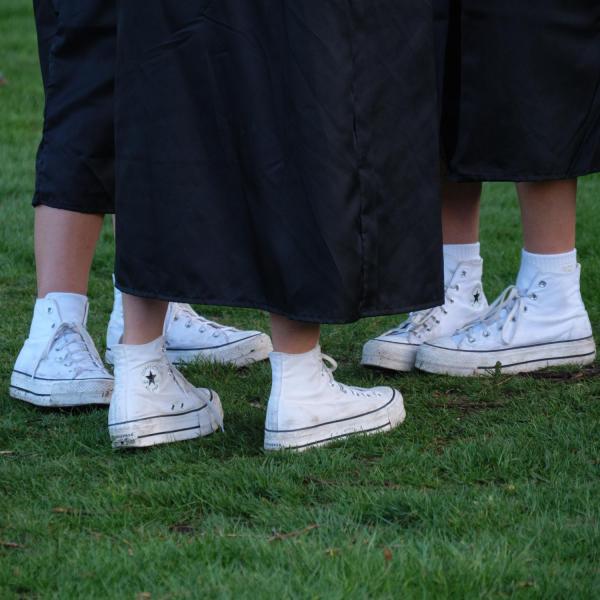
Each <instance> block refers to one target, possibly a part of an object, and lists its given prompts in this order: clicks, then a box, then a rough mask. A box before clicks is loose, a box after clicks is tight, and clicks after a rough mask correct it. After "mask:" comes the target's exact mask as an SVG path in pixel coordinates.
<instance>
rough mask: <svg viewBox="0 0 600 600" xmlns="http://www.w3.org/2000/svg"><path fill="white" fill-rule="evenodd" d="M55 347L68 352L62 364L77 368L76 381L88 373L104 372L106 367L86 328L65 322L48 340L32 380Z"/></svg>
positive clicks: (75, 370)
mask: <svg viewBox="0 0 600 600" xmlns="http://www.w3.org/2000/svg"><path fill="white" fill-rule="evenodd" d="M61 339H62V345H61ZM53 347H54V349H55V351H56V352H62V351H63V350H66V354H65V356H64V359H65V360H62V361H61V362H62V364H63V365H64V366H66V367H71V366H74V367H75V368H74V375H73V379H76V378H77V377H79V375H81V374H82V373H85V372H87V371H91V372H94V371H97V370H100V371H104V365H103V364H102V360H101V359H100V356H99V355H98V351H97V350H96V346H95V345H94V342H93V341H92V338H91V337H90V334H89V333H88V332H87V331H86V330H85V328H84V327H83V326H82V325H80V324H79V323H67V322H63V323H61V324H60V325H59V326H58V327H57V328H56V331H55V332H54V335H53V336H52V337H51V338H50V339H49V340H48V343H47V344H46V347H45V348H44V351H43V352H42V354H41V355H40V357H39V359H38V361H37V363H36V365H35V368H34V369H33V373H32V375H31V377H32V378H33V377H35V376H36V374H37V372H38V369H39V368H40V365H41V364H42V362H43V361H44V360H46V359H47V358H48V357H49V355H50V352H51V351H52V348H53Z"/></svg>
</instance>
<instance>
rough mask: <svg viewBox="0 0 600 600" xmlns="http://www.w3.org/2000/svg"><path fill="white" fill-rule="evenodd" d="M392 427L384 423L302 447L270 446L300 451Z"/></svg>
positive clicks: (274, 448)
mask: <svg viewBox="0 0 600 600" xmlns="http://www.w3.org/2000/svg"><path fill="white" fill-rule="evenodd" d="M388 426H389V427H391V426H392V423H391V422H390V421H388V422H387V423H384V424H383V425H379V426H377V427H373V428H371V429H361V430H360V431H351V432H349V433H341V434H340V435H335V436H333V437H328V438H323V439H321V440H316V441H314V442H309V443H308V444H301V445H300V446H272V447H271V446H269V448H268V449H269V450H270V449H273V450H276V449H280V450H299V449H301V448H308V447H310V446H315V445H317V444H322V443H323V442H333V441H335V440H339V439H343V438H348V437H351V436H353V435H361V434H365V433H374V432H375V431H379V430H381V429H385V428H386V427H388Z"/></svg>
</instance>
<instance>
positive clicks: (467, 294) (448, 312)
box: [362, 259, 488, 371]
mask: <svg viewBox="0 0 600 600" xmlns="http://www.w3.org/2000/svg"><path fill="white" fill-rule="evenodd" d="M482 269H483V261H482V260H481V259H478V260H471V261H465V262H462V263H460V264H459V265H458V267H457V268H456V270H455V271H454V274H453V275H452V278H451V280H450V282H449V283H448V285H447V286H446V299H445V301H444V304H443V305H442V306H436V307H435V308H430V309H428V310H421V311H418V312H413V313H410V314H409V316H408V319H406V321H404V322H403V323H401V324H400V325H399V326H398V327H396V328H395V329H392V330H390V331H387V332H386V333H383V334H382V335H380V336H379V337H376V338H375V339H372V340H369V341H368V342H367V343H366V344H365V345H364V348H363V355H362V364H363V365H365V366H369V367H379V368H383V369H391V370H393V371H410V370H412V369H413V368H414V366H415V359H416V357H417V351H418V349H419V347H420V346H421V345H422V344H423V343H424V342H426V341H428V340H431V339H433V338H437V337H441V336H446V335H451V334H452V333H454V332H455V331H456V330H457V329H460V328H462V327H464V326H465V325H466V324H467V323H470V322H471V321H475V320H476V319H479V318H481V317H482V316H483V315H484V314H485V313H486V311H487V309H488V303H487V299H486V297H485V294H484V293H483V287H482V284H481V276H482Z"/></svg>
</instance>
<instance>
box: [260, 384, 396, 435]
mask: <svg viewBox="0 0 600 600" xmlns="http://www.w3.org/2000/svg"><path fill="white" fill-rule="evenodd" d="M395 397H396V390H394V393H393V394H392V397H391V398H390V399H389V400H388V401H387V402H386V403H385V404H384V405H382V406H380V407H379V408H375V409H374V410H370V411H368V412H365V413H361V414H359V415H353V416H352V417H346V418H345V419H337V420H335V421H327V422H326V423H319V424H318V425H311V426H310V427H299V428H297V429H267V428H266V427H265V431H268V432H269V433H294V432H296V431H308V430H310V429H317V428H318V427H325V426H326V425H334V424H335V423H344V422H345V421H352V420H353V419H359V418H360V417H366V416H367V415H372V414H375V413H377V412H379V411H380V410H383V409H384V408H386V407H387V406H389V405H390V404H391V403H392V402H393V401H394V398H395Z"/></svg>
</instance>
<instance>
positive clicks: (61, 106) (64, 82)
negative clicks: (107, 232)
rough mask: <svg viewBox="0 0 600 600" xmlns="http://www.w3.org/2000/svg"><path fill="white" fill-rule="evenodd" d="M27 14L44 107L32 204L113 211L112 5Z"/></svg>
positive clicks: (41, 3) (61, 2)
mask: <svg viewBox="0 0 600 600" xmlns="http://www.w3.org/2000/svg"><path fill="white" fill-rule="evenodd" d="M34 11H35V21H36V26H37V34H38V48H39V55H40V64H41V69H42V79H43V83H44V91H45V110H44V132H43V137H42V141H41V144H40V146H39V150H38V155H37V161H36V186H35V195H34V198H33V204H34V206H37V205H40V204H43V205H46V206H51V207H53V208H60V209H65V210H71V211H75V212H83V213H111V212H114V131H113V130H114V125H113V116H114V75H115V53H116V14H115V3H114V0H113V1H107V0H34Z"/></svg>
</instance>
